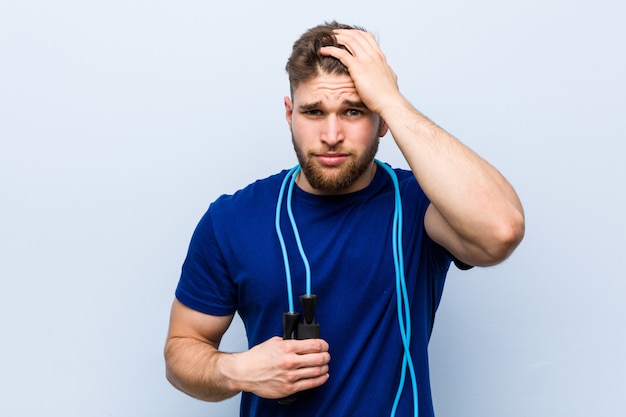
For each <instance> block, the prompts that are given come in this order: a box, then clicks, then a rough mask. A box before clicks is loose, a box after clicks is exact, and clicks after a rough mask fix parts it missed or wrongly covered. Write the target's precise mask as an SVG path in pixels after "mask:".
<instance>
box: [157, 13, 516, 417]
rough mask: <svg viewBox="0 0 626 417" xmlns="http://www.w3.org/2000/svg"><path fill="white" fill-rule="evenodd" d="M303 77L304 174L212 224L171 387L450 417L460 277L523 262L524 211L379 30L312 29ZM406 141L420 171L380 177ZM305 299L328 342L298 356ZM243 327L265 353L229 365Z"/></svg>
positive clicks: (294, 114)
mask: <svg viewBox="0 0 626 417" xmlns="http://www.w3.org/2000/svg"><path fill="white" fill-rule="evenodd" d="M287 72H288V74H289V80H290V86H291V96H290V97H285V99H284V104H285V114H286V119H287V123H288V125H289V129H290V130H291V134H292V141H293V145H294V148H295V151H296V155H297V157H298V161H299V166H300V168H301V170H300V171H299V170H296V171H290V172H289V173H288V172H287V171H283V172H280V173H279V174H276V175H274V176H271V177H269V178H266V179H263V180H259V181H257V182H255V183H253V184H251V185H249V186H248V187H246V188H244V189H243V190H240V191H238V192H237V193H235V194H234V195H228V196H222V197H220V198H219V199H218V200H217V201H215V202H214V203H213V204H212V205H211V207H210V208H209V210H208V212H207V213H206V214H205V216H204V217H203V218H202V220H201V221H200V223H199V224H198V227H197V229H196V231H195V233H194V236H193V238H192V241H191V244H190V247H189V252H188V255H187V258H186V260H185V263H184V265H183V271H182V276H181V279H180V282H179V285H178V288H177V290H176V299H175V300H174V304H173V307H172V312H171V322H170V329H169V335H168V338H167V343H166V347H165V358H166V364H167V377H168V379H169V381H170V382H171V383H172V384H173V385H174V386H176V387H177V388H178V389H180V390H182V391H184V392H186V393H187V394H189V395H191V396H193V397H196V398H199V399H202V400H206V401H220V400H222V399H225V398H228V397H231V396H233V395H235V394H237V393H239V392H243V395H242V406H241V415H242V416H272V417H275V416H348V415H354V416H383V415H392V414H395V415H398V416H409V415H414V413H415V412H416V411H417V410H419V415H420V416H432V415H433V406H432V400H431V394H430V383H429V373H428V354H427V346H428V340H429V338H430V334H431V330H432V325H433V322H434V316H435V311H436V309H437V306H438V303H439V300H440V298H441V294H442V291H443V284H444V281H445V276H446V273H447V271H448V267H449V265H450V263H451V262H455V263H456V264H457V265H458V266H460V267H462V268H465V267H469V265H474V266H487V265H493V264H496V263H499V262H501V261H502V260H504V259H505V258H506V257H508V256H509V255H510V254H511V252H512V251H513V250H514V248H515V247H516V246H517V245H518V244H519V242H520V241H521V239H522V236H523V233H524V215H523V210H522V206H521V204H520V201H519V199H518V197H517V195H516V193H515V191H514V190H513V188H512V187H511V185H510V184H509V183H508V182H507V181H506V180H505V179H504V177H503V176H502V175H501V174H500V173H499V172H498V171H497V170H496V169H494V168H493V167H492V166H491V165H489V164H488V163H487V162H486V161H484V160H483V159H481V158H480V157H479V156H478V155H476V154H475V153H474V152H472V151H471V150H470V149H468V148H467V147H466V146H464V145H463V144H462V143H460V142H459V141H458V140H457V139H455V138H454V137H452V136H451V135H449V134H448V133H446V132H445V131H444V130H442V129H441V128H439V127H438V126H437V125H435V124H434V123H433V122H431V121H430V120H428V119H427V118H426V117H425V116H424V115H422V114H421V113H420V112H419V111H417V110H416V109H415V108H413V106H411V104H409V102H408V101H407V100H406V99H405V98H404V97H403V96H402V94H401V93H400V91H399V90H398V87H397V83H396V75H395V73H394V72H393V70H392V69H391V68H390V67H389V65H388V64H387V63H386V59H385V56H384V54H383V53H382V52H381V50H380V48H379V46H378V44H377V42H376V40H375V39H374V37H373V36H372V35H371V34H369V33H367V32H366V31H364V30H362V29H361V28H356V27H351V26H345V25H340V24H337V23H335V22H333V23H330V24H325V25H321V26H318V27H315V28H313V29H310V30H309V31H308V32H306V33H305V34H304V35H303V36H302V37H301V38H300V39H299V40H298V41H296V43H295V44H294V49H293V53H292V55H291V57H290V58H289V61H288V63H287ZM388 131H391V133H392V136H393V139H394V140H395V142H396V144H397V145H398V147H399V148H400V150H401V151H402V154H403V155H404V157H405V158H406V160H407V162H408V164H409V166H410V168H411V171H407V170H400V169H395V170H391V169H390V168H388V167H386V166H385V165H382V164H381V163H379V162H378V161H376V160H374V156H375V155H376V151H377V147H378V142H379V138H380V137H382V136H384V135H385V134H386V133H387V132H388ZM390 171H391V172H390ZM394 177H396V179H394ZM292 180H293V182H294V183H295V184H291V181H292ZM396 180H397V183H395V181H396ZM394 183H395V185H394ZM290 187H293V188H292V189H291V191H289V189H290ZM285 189H287V190H286V191H285ZM396 193H399V195H400V196H401V208H402V213H401V222H400V223H398V213H397V211H396V210H397V207H398V205H396V196H397V194H396ZM290 217H293V223H292V221H291V219H290ZM394 219H395V220H394ZM398 233H400V236H401V237H400V239H397V236H398ZM398 241H400V243H399V244H398V243H397V242H398ZM398 245H399V246H400V247H399V248H398ZM301 251H302V255H301ZM398 256H400V258H398ZM398 265H400V266H399V267H398ZM305 293H306V294H310V293H313V294H316V295H317V305H316V308H315V312H314V313H315V319H314V321H313V327H315V324H316V323H319V324H320V327H319V336H317V335H316V333H315V332H314V333H313V334H314V338H310V339H304V340H291V339H289V340H283V338H282V337H280V335H283V334H284V333H286V336H291V335H292V334H294V333H297V332H291V330H285V329H284V328H283V323H282V317H281V316H282V314H283V313H284V312H286V311H290V310H292V309H296V310H297V309H300V307H299V306H298V307H297V308H294V307H293V305H294V304H297V303H296V302H293V298H294V294H295V296H296V297H297V296H298V295H299V294H305ZM405 303H408V309H407V308H405V305H407V304H405ZM409 311H410V312H409ZM235 312H238V313H239V314H240V316H241V317H242V319H243V321H244V323H245V326H246V332H247V336H248V343H249V347H250V348H249V350H247V351H245V352H241V353H225V352H221V351H220V350H219V344H220V339H221V337H222V335H223V334H224V332H225V331H226V330H227V329H228V327H229V325H230V323H231V320H232V318H233V315H234V313H235ZM307 320H308V321H307V323H308V324H311V320H310V317H309V318H307ZM290 329H291V328H290ZM331 356H332V362H331ZM293 394H295V396H292V395H293ZM290 396H292V397H290ZM286 397H287V398H288V399H289V400H285V398H286ZM294 398H295V400H294ZM281 399H282V400H281Z"/></svg>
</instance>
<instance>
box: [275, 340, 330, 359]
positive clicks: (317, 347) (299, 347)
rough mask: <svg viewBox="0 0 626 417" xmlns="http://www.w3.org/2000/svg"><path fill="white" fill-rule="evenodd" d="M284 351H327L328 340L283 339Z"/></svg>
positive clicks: (305, 352) (302, 352)
mask: <svg viewBox="0 0 626 417" xmlns="http://www.w3.org/2000/svg"><path fill="white" fill-rule="evenodd" d="M284 346H285V352H289V353H296V354H299V355H305V354H307V353H320V352H328V349H329V346H328V342H326V341H325V340H323V339H304V340H293V339H290V340H285V341H284Z"/></svg>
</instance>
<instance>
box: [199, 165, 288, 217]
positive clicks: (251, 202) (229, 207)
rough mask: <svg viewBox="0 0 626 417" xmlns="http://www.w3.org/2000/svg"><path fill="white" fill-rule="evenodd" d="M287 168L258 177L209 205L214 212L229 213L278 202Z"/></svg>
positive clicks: (210, 210)
mask: <svg viewBox="0 0 626 417" xmlns="http://www.w3.org/2000/svg"><path fill="white" fill-rule="evenodd" d="M287 172H288V171H287V170H283V171H281V172H279V173H277V174H273V175H271V176H269V177H266V178H262V179H258V180H256V181H254V182H253V183H251V184H249V185H247V186H245V187H244V188H242V189H240V190H237V191H236V192H234V193H232V194H222V195H221V196H220V197H218V198H217V199H216V200H215V201H214V202H213V203H212V204H211V205H210V207H209V212H211V213H212V214H215V215H217V214H228V213H232V212H233V211H238V210H246V211H248V210H254V209H255V208H256V207H263V206H264V205H266V204H268V203H271V204H276V198H277V196H278V192H279V190H280V186H281V184H282V181H283V179H284V178H285V175H286V174H287Z"/></svg>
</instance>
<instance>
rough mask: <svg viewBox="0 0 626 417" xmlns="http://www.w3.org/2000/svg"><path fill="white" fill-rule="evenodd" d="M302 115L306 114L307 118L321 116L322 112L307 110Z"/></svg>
mask: <svg viewBox="0 0 626 417" xmlns="http://www.w3.org/2000/svg"><path fill="white" fill-rule="evenodd" d="M304 114H306V115H307V116H321V115H322V111H321V110H317V109H314V110H307V111H305V112H304Z"/></svg>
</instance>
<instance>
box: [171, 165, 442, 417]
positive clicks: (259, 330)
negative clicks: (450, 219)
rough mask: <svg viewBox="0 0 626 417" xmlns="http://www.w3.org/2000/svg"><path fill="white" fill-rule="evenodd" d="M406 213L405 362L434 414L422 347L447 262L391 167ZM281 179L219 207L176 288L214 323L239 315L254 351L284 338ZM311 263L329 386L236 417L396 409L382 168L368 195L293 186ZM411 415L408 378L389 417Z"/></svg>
mask: <svg viewBox="0 0 626 417" xmlns="http://www.w3.org/2000/svg"><path fill="white" fill-rule="evenodd" d="M395 172H396V173H397V175H398V178H399V182H400V190H401V195H402V205H403V213H404V217H403V246H404V263H405V275H406V282H407V290H408V295H409V299H410V306H411V339H412V340H411V355H412V358H413V363H414V367H415V370H416V373H417V380H418V387H419V415H420V416H421V417H432V416H433V407H432V399H431V393H430V382H429V371H428V352H427V348H428V341H429V338H430V335H431V331H432V326H433V323H434V319H435V311H436V310H437V306H438V304H439V301H440V299H441V294H442V291H443V287H444V281H445V276H446V273H447V271H448V268H449V265H450V262H451V256H450V254H449V253H448V252H447V251H446V250H445V249H444V248H442V247H441V246H439V245H438V244H436V243H435V242H433V241H432V240H431V239H430V238H429V237H428V235H427V234H426V231H425V229H424V214H425V212H426V209H427V207H428V205H429V201H428V199H427V197H426V196H425V194H424V192H423V191H422V189H421V188H420V187H419V185H418V183H417V181H416V180H415V178H414V177H413V175H412V173H411V172H410V171H406V170H400V169H396V170H395ZM285 175H286V171H283V172H281V173H279V174H277V175H274V176H271V177H269V178H266V179H263V180H259V181H256V182H255V183H253V184H251V185H249V186H247V187H246V188H244V189H243V190H240V191H238V192H236V193H235V194H234V195H225V196H222V197H220V198H219V199H218V200H216V201H215V202H214V203H213V204H211V206H210V207H209V210H208V211H207V213H206V214H205V215H204V216H203V218H202V219H201V221H200V222H199V224H198V226H197V228H196V230H195V232H194V235H193V237H192V240H191V244H190V247H189V251H188V254H187V258H186V259H185V262H184V264H183V269H182V275H181V278H180V281H179V284H178V288H177V290H176V297H177V298H178V300H179V301H180V302H182V303H183V304H185V305H187V306H188V307H191V308H193V309H195V310H198V311H201V312H203V313H206V314H211V315H217V316H222V315H230V314H233V313H235V312H238V313H239V315H240V316H241V318H242V319H243V322H244V324H245V328H246V333H247V337H248V343H249V346H250V347H252V346H254V345H257V344H259V343H261V342H263V341H265V340H267V339H268V338H270V337H272V336H277V335H278V336H280V335H282V313H283V312H286V311H288V310H289V308H288V300H287V284H286V279H285V267H284V263H283V258H282V253H281V249H280V243H279V239H278V237H277V234H276V229H275V213H276V202H277V198H278V194H279V190H280V186H281V183H282V181H283V179H284V177H285ZM285 207H286V203H285V204H283V208H282V216H281V228H282V232H283V236H284V240H285V244H286V247H287V251H288V253H289V263H290V269H291V277H292V286H293V294H294V298H295V300H294V305H295V306H296V309H297V310H300V303H299V301H298V296H299V295H300V294H304V293H305V267H304V264H303V262H302V259H301V257H300V254H299V252H298V248H297V244H296V241H295V238H294V233H293V231H292V227H291V225H290V223H289V219H288V215H287V211H286V208H285ZM292 207H293V215H294V217H295V219H296V223H297V227H298V230H299V233H300V237H301V241H302V246H303V249H304V251H305V253H306V255H307V258H308V260H309V263H310V271H311V282H312V284H311V287H312V291H311V292H312V293H313V294H316V295H317V296H318V302H317V309H316V318H317V320H318V322H319V323H320V326H321V337H322V338H323V339H325V340H326V341H327V342H328V343H329V345H330V355H331V362H330V364H329V367H330V370H329V374H330V378H329V380H328V381H327V382H326V383H325V384H324V385H322V386H320V387H318V388H315V389H313V390H309V391H306V392H301V393H299V394H298V399H297V400H296V401H295V402H293V403H292V404H288V405H285V404H279V403H278V402H277V401H276V400H268V399H263V398H259V397H257V396H255V395H253V394H250V393H243V395H242V404H241V415H242V416H255V417H256V416H263V417H266V416H267V417H270V416H271V417H280V416H299V417H322V416H324V417H328V416H359V417H367V416H373V417H380V416H385V415H389V413H390V412H391V409H392V406H393V402H394V398H395V395H396V391H397V389H398V384H399V382H400V371H401V367H402V359H403V351H402V342H401V337H400V330H399V329H400V327H399V324H398V313H397V298H396V284H395V283H396V281H395V269H394V262H393V251H392V227H393V213H394V187H393V183H392V181H391V178H390V176H389V174H388V173H386V172H385V171H384V170H383V169H381V168H380V167H378V169H377V171H376V175H375V176H374V179H373V180H372V182H371V183H370V184H369V185H368V186H367V187H366V188H364V189H363V190H360V191H357V192H354V193H350V194H347V195H339V196H318V195H312V194H309V193H306V192H304V191H302V190H301V189H299V188H298V187H297V186H296V187H294V193H293V199H292ZM396 415H397V416H399V417H405V416H412V415H413V396H412V389H411V383H410V380H409V379H408V377H407V381H406V383H405V387H404V391H403V394H402V399H401V403H400V405H399V407H398V412H397V414H396Z"/></svg>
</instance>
